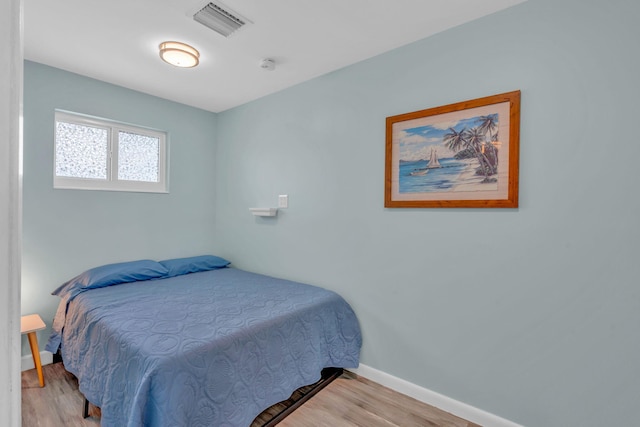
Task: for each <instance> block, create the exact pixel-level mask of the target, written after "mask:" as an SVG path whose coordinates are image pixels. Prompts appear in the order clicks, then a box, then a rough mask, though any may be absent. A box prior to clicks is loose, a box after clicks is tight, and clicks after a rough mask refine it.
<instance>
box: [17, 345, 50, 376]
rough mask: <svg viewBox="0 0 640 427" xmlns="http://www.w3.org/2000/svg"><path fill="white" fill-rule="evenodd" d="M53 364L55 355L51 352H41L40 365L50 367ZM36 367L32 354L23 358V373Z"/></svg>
mask: <svg viewBox="0 0 640 427" xmlns="http://www.w3.org/2000/svg"><path fill="white" fill-rule="evenodd" d="M52 363H53V353H51V352H50V351H45V350H42V351H41V352H40V364H41V365H42V366H44V365H50V364H52ZM35 367H36V366H35V364H34V363H33V356H31V354H27V355H26V356H22V360H21V368H20V369H21V370H22V371H28V370H29V369H33V368H35Z"/></svg>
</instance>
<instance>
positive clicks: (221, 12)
mask: <svg viewBox="0 0 640 427" xmlns="http://www.w3.org/2000/svg"><path fill="white" fill-rule="evenodd" d="M193 19H195V20H196V21H198V22H199V23H201V24H202V25H204V26H206V27H209V28H211V29H212V30H213V31H215V32H216V33H219V34H222V35H223V36H225V37H229V36H230V35H231V34H232V33H233V32H234V31H236V30H237V29H238V28H240V27H242V26H243V25H244V24H245V23H246V21H247V20H246V19H244V18H242V17H240V16H239V15H238V14H237V13H235V12H232V11H230V10H229V9H225V8H223V7H222V6H221V5H220V4H219V3H218V4H216V3H209V4H207V5H206V6H205V7H203V8H202V9H200V10H199V11H198V12H196V14H195V15H193Z"/></svg>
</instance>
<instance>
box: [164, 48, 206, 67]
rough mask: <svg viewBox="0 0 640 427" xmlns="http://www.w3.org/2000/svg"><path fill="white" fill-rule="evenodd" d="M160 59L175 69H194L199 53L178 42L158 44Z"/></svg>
mask: <svg viewBox="0 0 640 427" xmlns="http://www.w3.org/2000/svg"><path fill="white" fill-rule="evenodd" d="M160 58H162V60H163V61H164V62H166V63H167V64H171V65H175V66H176V67H183V68H190V67H195V66H196V65H198V63H199V62H200V60H199V58H200V52H198V51H197V50H196V49H195V48H193V47H191V46H189V45H188V44H184V43H180V42H163V43H160Z"/></svg>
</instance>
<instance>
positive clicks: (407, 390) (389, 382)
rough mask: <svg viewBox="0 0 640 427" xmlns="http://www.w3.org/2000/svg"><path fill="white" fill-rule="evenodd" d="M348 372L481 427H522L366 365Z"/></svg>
mask: <svg viewBox="0 0 640 427" xmlns="http://www.w3.org/2000/svg"><path fill="white" fill-rule="evenodd" d="M349 371H351V372H353V373H355V374H357V375H360V376H362V377H365V378H367V379H369V380H371V381H374V382H376V383H378V384H381V385H383V386H385V387H388V388H390V389H392V390H395V391H397V392H399V393H402V394H405V395H407V396H410V397H413V398H414V399H416V400H419V401H421V402H424V403H426V404H428V405H431V406H435V407H436V408H439V409H442V410H443V411H445V412H449V413H450V414H453V415H455V416H457V417H460V418H463V419H465V420H467V421H471V422H473V423H476V424H479V425H481V426H487V427H489V426H490V427H523V426H521V425H520V424H516V423H514V422H513V421H509V420H506V419H504V418H501V417H499V416H497V415H494V414H491V413H489V412H486V411H483V410H482V409H478V408H476V407H474V406H471V405H467V404H466V403H463V402H460V401H458V400H455V399H452V398H450V397H447V396H444V395H442V394H440V393H436V392H435V391H431V390H429V389H426V388H423V387H420V386H419V385H416V384H413V383H410V382H409V381H405V380H403V379H401V378H398V377H394V376H393V375H389V374H387V373H386V372H382V371H379V370H377V369H374V368H372V367H370V366H367V365H363V364H360V366H359V367H358V368H356V369H349Z"/></svg>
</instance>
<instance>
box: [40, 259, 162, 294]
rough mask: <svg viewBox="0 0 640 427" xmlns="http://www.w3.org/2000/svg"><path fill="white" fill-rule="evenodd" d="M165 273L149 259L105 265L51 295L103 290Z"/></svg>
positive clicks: (69, 282)
mask: <svg viewBox="0 0 640 427" xmlns="http://www.w3.org/2000/svg"><path fill="white" fill-rule="evenodd" d="M167 272H168V270H167V268H166V267H164V266H163V265H162V264H160V263H159V262H156V261H152V260H149V259H143V260H139V261H129V262H120V263H116V264H107V265H103V266H100V267H95V268H92V269H90V270H87V271H85V272H84V273H82V274H80V275H79V276H76V277H74V278H73V279H71V280H69V281H68V282H66V283H65V284H63V285H62V286H60V287H59V288H58V289H56V290H55V291H53V292H52V293H51V294H52V295H60V296H64V294H67V293H71V292H73V291H82V290H86V289H94V288H103V287H105V286H111V285H118V284H120V283H129V282H136V281H138V280H149V279H155V278H158V277H165V276H166V275H167ZM76 293H77V292H76Z"/></svg>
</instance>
